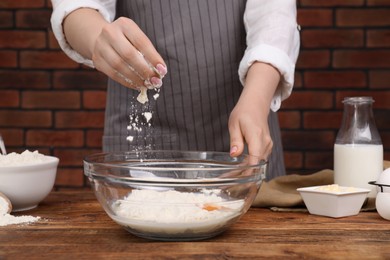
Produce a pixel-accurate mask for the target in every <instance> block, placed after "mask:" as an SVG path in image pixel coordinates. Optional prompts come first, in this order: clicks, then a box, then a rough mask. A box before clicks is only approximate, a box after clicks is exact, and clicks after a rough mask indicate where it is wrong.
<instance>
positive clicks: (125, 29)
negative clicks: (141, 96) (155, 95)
mask: <svg viewBox="0 0 390 260" xmlns="http://www.w3.org/2000/svg"><path fill="white" fill-rule="evenodd" d="M145 51H146V52H147V53H148V57H147V56H145V55H144V54H143V52H145ZM149 56H150V58H149ZM92 59H93V62H94V64H95V67H96V68H97V69H98V70H100V71H102V72H104V73H105V74H107V75H108V76H109V77H111V78H112V79H114V80H116V81H118V82H120V83H121V84H123V85H125V86H127V87H130V88H137V89H139V88H140V87H143V86H144V87H147V88H159V87H161V85H162V78H163V76H164V75H165V74H166V73H167V69H166V65H165V63H164V61H163V59H162V58H161V56H160V55H159V53H158V52H157V51H156V49H155V48H154V46H153V44H152V43H151V42H150V40H149V39H148V38H147V37H146V35H145V34H144V33H143V32H142V31H141V29H140V28H139V27H138V26H137V25H136V24H135V23H134V22H133V21H132V20H130V19H128V18H119V19H117V20H116V21H114V22H113V23H111V24H108V25H106V26H105V27H104V28H103V29H102V32H101V34H100V35H99V37H98V39H97V40H96V43H95V47H94V52H93V55H92Z"/></svg>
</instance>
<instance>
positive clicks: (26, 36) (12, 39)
mask: <svg viewBox="0 0 390 260" xmlns="http://www.w3.org/2000/svg"><path fill="white" fill-rule="evenodd" d="M44 47H46V33H44V32H39V31H25V30H23V31H6V30H2V31H0V48H17V49H25V48H44Z"/></svg>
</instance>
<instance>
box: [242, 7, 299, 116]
mask: <svg viewBox="0 0 390 260" xmlns="http://www.w3.org/2000/svg"><path fill="white" fill-rule="evenodd" d="M296 16H297V9H296V1H295V0H271V1H270V0H248V1H247V4H246V9H245V13H244V25H245V29H246V32H247V38H246V39H247V49H246V51H245V54H244V56H243V58H242V60H241V63H240V66H239V71H238V73H239V76H240V80H241V83H242V84H243V86H245V78H246V75H247V72H248V69H249V67H250V66H251V65H252V64H253V63H254V62H256V61H259V62H264V63H268V64H270V65H272V66H273V67H275V68H276V69H277V70H278V71H279V73H280V75H281V80H280V83H279V85H278V87H277V90H276V92H275V94H274V97H273V100H272V102H271V109H272V110H273V111H277V110H278V109H279V108H280V105H281V102H282V101H283V100H285V99H286V98H288V97H289V96H290V94H291V91H292V88H293V85H294V71H295V63H296V61H297V58H298V53H299V45H300V40H299V30H298V25H297V21H296V19H297V17H296Z"/></svg>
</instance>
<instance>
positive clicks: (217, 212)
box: [111, 190, 244, 234]
mask: <svg viewBox="0 0 390 260" xmlns="http://www.w3.org/2000/svg"><path fill="white" fill-rule="evenodd" d="M243 206H244V200H234V201H228V200H226V199H224V198H222V197H221V192H220V190H213V191H205V192H202V193H195V192H194V193H191V192H179V191H175V190H166V191H156V190H133V191H132V192H131V193H130V194H128V196H126V197H125V198H123V199H122V200H118V201H116V202H114V204H113V209H114V212H115V216H111V217H112V218H113V219H114V220H115V221H117V222H118V223H119V224H121V225H124V226H128V227H130V228H132V229H136V230H138V231H140V232H153V233H155V232H160V233H164V234H178V233H185V232H190V233H199V232H210V231H213V230H216V229H218V228H220V227H222V226H224V225H225V224H226V223H227V222H228V221H229V220H231V219H233V218H236V217H238V216H239V215H240V214H241V210H242V209H243Z"/></svg>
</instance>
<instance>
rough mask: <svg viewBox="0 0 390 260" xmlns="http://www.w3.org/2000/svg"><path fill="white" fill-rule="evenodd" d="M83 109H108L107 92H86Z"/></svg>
mask: <svg viewBox="0 0 390 260" xmlns="http://www.w3.org/2000/svg"><path fill="white" fill-rule="evenodd" d="M83 107H84V108H88V109H104V108H105V107H106V91H84V93H83Z"/></svg>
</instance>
